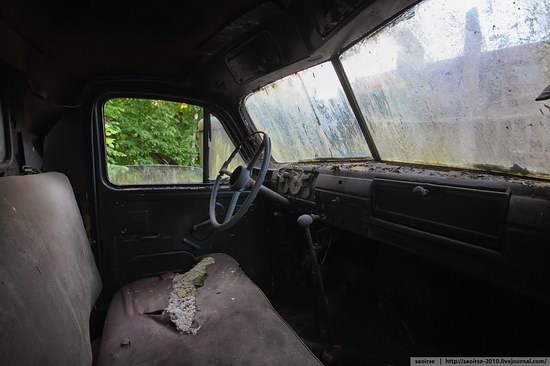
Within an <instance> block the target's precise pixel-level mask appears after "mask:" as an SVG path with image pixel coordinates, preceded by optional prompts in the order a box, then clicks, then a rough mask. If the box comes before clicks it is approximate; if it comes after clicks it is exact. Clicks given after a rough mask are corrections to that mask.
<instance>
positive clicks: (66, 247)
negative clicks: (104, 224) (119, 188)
mask: <svg viewBox="0 0 550 366" xmlns="http://www.w3.org/2000/svg"><path fill="white" fill-rule="evenodd" d="M100 291H101V281H100V278H99V273H98V271H97V267H96V265H95V262H94V257H93V254H92V252H91V249H90V245H89V242H88V239H87V237H86V232H85V229H84V226H83V224H82V218H81V216H80V212H79V210H78V206H77V204H76V201H75V198H74V194H73V190H72V188H71V185H70V183H69V180H68V179H67V177H65V176H64V175H62V174H59V173H45V174H38V175H29V176H20V177H3V178H0V365H90V364H91V363H92V353H91V347H90V335H89V321H90V312H91V309H92V307H93V304H94V302H95V300H96V299H97V296H98V295H99V292H100Z"/></svg>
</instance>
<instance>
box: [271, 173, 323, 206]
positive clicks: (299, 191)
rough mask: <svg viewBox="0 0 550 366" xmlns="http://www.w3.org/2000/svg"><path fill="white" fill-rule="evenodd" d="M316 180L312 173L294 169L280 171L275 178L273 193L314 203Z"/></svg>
mask: <svg viewBox="0 0 550 366" xmlns="http://www.w3.org/2000/svg"><path fill="white" fill-rule="evenodd" d="M316 180H317V172H314V171H306V170H304V169H300V168H296V167H293V168H285V169H281V170H279V171H278V172H277V174H276V176H275V181H274V184H275V191H277V193H279V194H282V195H285V196H291V197H295V198H301V199H303V200H308V201H314V200H315V181H316Z"/></svg>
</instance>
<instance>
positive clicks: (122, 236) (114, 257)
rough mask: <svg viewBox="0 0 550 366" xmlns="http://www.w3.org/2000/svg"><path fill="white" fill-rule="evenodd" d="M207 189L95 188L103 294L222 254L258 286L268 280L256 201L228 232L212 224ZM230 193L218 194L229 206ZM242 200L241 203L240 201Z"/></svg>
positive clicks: (219, 200) (261, 226)
mask: <svg viewBox="0 0 550 366" xmlns="http://www.w3.org/2000/svg"><path fill="white" fill-rule="evenodd" d="M209 196H210V192H209V187H194V188H179V189H169V190H167V189H160V188H159V189H145V190H135V189H132V190H115V189H112V188H110V187H108V186H106V185H101V186H99V187H98V198H99V202H98V204H99V218H100V221H99V224H100V232H101V234H100V237H101V248H102V261H103V272H104V273H103V279H104V284H105V288H104V292H105V295H106V296H108V297H110V296H111V295H112V294H113V293H114V291H116V290H117V289H118V288H120V287H121V286H122V285H124V284H126V283H128V282H131V281H134V280H136V279H138V278H141V277H148V276H155V275H159V274H162V273H165V272H169V271H184V270H186V269H188V268H189V267H190V266H191V265H192V263H193V256H200V255H204V254H207V253H215V252H223V253H227V254H229V255H231V256H233V257H234V258H235V259H237V261H238V262H239V263H240V264H241V266H242V267H243V269H244V270H245V272H246V273H247V274H248V275H249V276H250V277H251V278H252V279H253V280H254V281H255V282H256V283H259V284H260V283H264V282H265V281H267V279H268V276H269V275H268V273H267V268H268V266H267V264H266V262H265V258H266V256H265V249H266V248H265V246H263V245H262V243H263V242H265V240H264V239H263V232H264V229H263V220H262V211H261V210H259V209H258V207H259V206H260V201H257V202H256V204H255V205H253V206H252V207H251V209H250V210H249V211H248V213H247V214H246V215H245V216H244V217H243V219H242V220H241V221H240V222H239V223H238V224H237V225H235V226H234V227H233V228H231V229H229V230H227V231H215V230H213V229H212V228H211V227H210V225H208V224H204V225H201V226H199V227H198V228H196V229H194V226H196V225H198V224H200V223H203V222H204V221H205V220H207V219H208V202H209ZM230 198H231V194H230V192H228V191H225V192H221V194H220V197H219V199H218V202H219V203H221V204H222V205H224V206H225V207H227V205H228V204H229V200H230ZM244 198H245V197H243V198H242V199H243V200H244Z"/></svg>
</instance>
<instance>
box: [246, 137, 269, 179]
mask: <svg viewBox="0 0 550 366" xmlns="http://www.w3.org/2000/svg"><path fill="white" fill-rule="evenodd" d="M264 146H265V138H264V140H263V141H262V143H261V144H260V146H259V147H258V149H257V150H256V152H255V153H254V156H253V157H252V159H251V160H250V162H249V163H248V165H247V167H246V169H248V170H249V171H252V169H254V166H255V165H256V163H257V162H258V159H259V158H260V156H262V152H263V148H264Z"/></svg>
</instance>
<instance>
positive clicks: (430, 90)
mask: <svg viewBox="0 0 550 366" xmlns="http://www.w3.org/2000/svg"><path fill="white" fill-rule="evenodd" d="M549 4H550V2H548V1H547V0H534V1H533V0H526V1H519V0H518V1H515V2H512V1H510V2H504V1H493V0H462V1H424V2H422V3H421V4H419V5H417V6H416V7H414V8H413V9H411V10H410V11H408V12H407V13H405V14H403V15H402V16H401V17H400V18H399V19H398V20H396V21H395V22H393V23H392V24H389V25H388V26H386V27H384V28H383V29H382V30H380V31H379V32H378V33H376V34H374V35H372V36H370V37H367V38H366V39H364V40H363V41H361V42H360V43H359V44H357V45H355V46H354V47H352V48H351V49H349V50H348V51H346V52H344V53H343V54H342V56H341V57H340V59H341V61H342V64H343V67H344V70H345V72H346V74H347V76H348V78H349V80H350V83H351V87H352V89H353V91H354V93H355V95H356V97H357V100H358V103H359V106H360V109H361V112H362V113H363V116H364V118H365V120H366V121H367V124H368V128H369V131H370V132H371V134H372V137H373V139H374V142H375V144H376V146H377V148H378V151H379V153H380V157H381V159H382V160H387V161H397V162H410V163H422V164H433V165H444V166H453V167H465V168H478V169H484V170H498V171H507V172H511V173H522V174H526V175H539V176H540V175H545V174H547V173H550V159H548V156H549V152H550V151H549V146H550V133H549V128H548V127H549V122H550V121H549V120H548V112H549V111H548V110H546V111H541V110H539V109H540V108H541V107H543V105H542V103H539V102H536V101H535V98H536V97H537V95H538V94H539V93H540V92H541V91H542V90H543V89H544V87H546V85H548V83H550V44H549V43H548V42H549V40H550V15H549V14H550V13H549ZM543 108H544V107H543Z"/></svg>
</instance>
